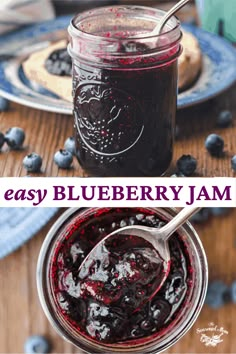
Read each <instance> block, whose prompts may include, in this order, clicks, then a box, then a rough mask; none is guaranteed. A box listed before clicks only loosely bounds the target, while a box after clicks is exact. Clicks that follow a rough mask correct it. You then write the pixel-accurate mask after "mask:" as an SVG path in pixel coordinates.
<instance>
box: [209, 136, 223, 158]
mask: <svg viewBox="0 0 236 354" xmlns="http://www.w3.org/2000/svg"><path fill="white" fill-rule="evenodd" d="M205 147H206V149H207V150H208V152H209V153H210V154H211V155H212V156H217V157H219V156H221V155H222V153H223V150H224V140H223V139H222V138H221V136H219V135H217V134H210V135H208V137H207V138H206V140H205Z"/></svg>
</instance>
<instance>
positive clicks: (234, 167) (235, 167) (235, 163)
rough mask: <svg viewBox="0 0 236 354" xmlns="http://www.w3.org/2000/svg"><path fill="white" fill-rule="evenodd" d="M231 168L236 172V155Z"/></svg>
mask: <svg viewBox="0 0 236 354" xmlns="http://www.w3.org/2000/svg"><path fill="white" fill-rule="evenodd" d="M231 167H232V169H233V170H234V171H236V155H234V156H233V157H232V159H231Z"/></svg>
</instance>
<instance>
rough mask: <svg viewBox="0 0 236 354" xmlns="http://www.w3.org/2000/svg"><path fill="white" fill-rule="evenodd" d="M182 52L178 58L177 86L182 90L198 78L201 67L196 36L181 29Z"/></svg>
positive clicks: (199, 50)
mask: <svg viewBox="0 0 236 354" xmlns="http://www.w3.org/2000/svg"><path fill="white" fill-rule="evenodd" d="M182 46H183V53H182V54H181V56H180V58H179V60H178V88H179V90H180V91H183V90H185V89H187V88H188V87H190V86H191V85H192V84H193V83H194V82H195V81H196V79H197V78H198V75H199V73H200V71H201V68H202V52H201V49H200V46H199V43H198V40H197V38H196V37H194V36H193V35H192V34H191V33H189V32H185V31H183V39H182Z"/></svg>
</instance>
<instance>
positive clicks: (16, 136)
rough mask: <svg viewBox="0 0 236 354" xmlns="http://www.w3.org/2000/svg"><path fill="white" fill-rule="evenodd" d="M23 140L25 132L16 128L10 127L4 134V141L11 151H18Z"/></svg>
mask: <svg viewBox="0 0 236 354" xmlns="http://www.w3.org/2000/svg"><path fill="white" fill-rule="evenodd" d="M24 140H25V132H24V130H23V129H21V128H18V127H12V128H10V129H8V131H7V132H6V134H5V141H6V143H7V145H8V146H9V147H10V148H12V149H20V148H21V147H22V145H23V142H24Z"/></svg>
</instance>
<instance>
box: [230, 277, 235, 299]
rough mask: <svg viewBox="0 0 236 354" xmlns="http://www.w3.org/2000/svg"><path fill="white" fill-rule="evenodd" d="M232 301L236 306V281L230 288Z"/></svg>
mask: <svg viewBox="0 0 236 354" xmlns="http://www.w3.org/2000/svg"><path fill="white" fill-rule="evenodd" d="M230 299H231V301H232V302H233V303H234V304H236V281H233V283H232V284H231V286H230Z"/></svg>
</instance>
